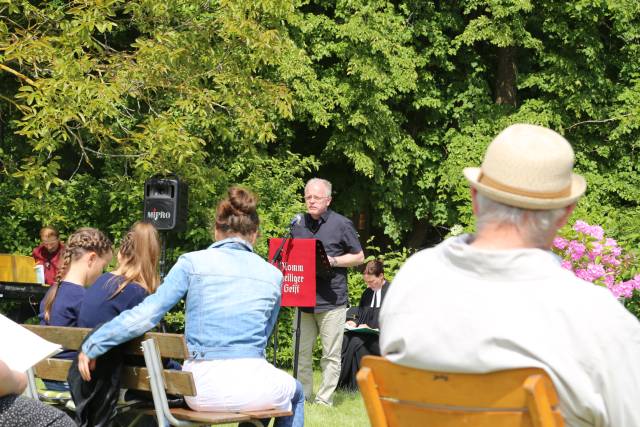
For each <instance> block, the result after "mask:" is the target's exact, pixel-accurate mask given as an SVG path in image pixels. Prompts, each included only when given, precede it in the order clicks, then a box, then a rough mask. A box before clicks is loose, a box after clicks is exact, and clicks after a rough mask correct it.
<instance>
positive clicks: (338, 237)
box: [291, 209, 362, 313]
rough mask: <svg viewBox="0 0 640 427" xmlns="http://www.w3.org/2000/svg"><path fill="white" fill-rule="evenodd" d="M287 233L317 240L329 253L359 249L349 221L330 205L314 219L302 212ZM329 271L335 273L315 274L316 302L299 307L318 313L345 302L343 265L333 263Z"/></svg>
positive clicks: (354, 251)
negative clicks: (334, 265)
mask: <svg viewBox="0 0 640 427" xmlns="http://www.w3.org/2000/svg"><path fill="white" fill-rule="evenodd" d="M291 234H292V236H293V237H294V238H299V239H318V240H320V241H321V242H322V244H323V246H324V250H325V252H326V253H327V256H330V257H336V256H340V255H344V254H357V253H358V252H360V251H362V246H361V245H360V241H359V240H358V233H357V232H356V229H355V227H354V226H353V223H352V222H351V221H350V220H349V219H348V218H345V217H344V216H342V215H340V214H337V213H335V212H333V211H332V210H330V209H328V210H327V211H326V212H325V213H323V214H322V215H321V216H320V218H318V219H317V220H315V219H313V218H312V217H311V215H309V214H305V215H304V217H303V219H302V221H300V224H298V225H295V226H294V227H293V228H292V230H291ZM333 271H334V273H335V275H334V276H333V278H331V279H322V278H320V277H316V306H315V308H311V307H308V308H302V311H305V312H316V313H321V312H324V311H329V310H332V309H334V308H336V307H340V306H343V305H346V304H347V269H346V268H345V267H334V268H333Z"/></svg>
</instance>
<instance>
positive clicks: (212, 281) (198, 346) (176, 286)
mask: <svg viewBox="0 0 640 427" xmlns="http://www.w3.org/2000/svg"><path fill="white" fill-rule="evenodd" d="M259 221H260V220H259V218H258V213H257V211H256V198H255V196H254V195H253V194H252V193H251V192H249V191H247V190H244V189H242V188H238V187H232V188H230V189H229V190H228V197H227V198H226V199H225V200H223V201H222V202H220V203H219V204H218V208H217V211H216V218H215V230H214V235H215V240H216V242H215V243H213V244H212V245H211V246H209V248H207V249H205V250H202V251H197V252H190V253H187V254H184V255H182V256H181V257H180V258H179V259H178V262H177V263H176V264H175V265H174V267H173V268H172V269H171V271H170V272H169V274H168V275H167V277H166V279H165V281H164V283H163V284H162V285H161V286H160V287H159V288H158V290H157V291H156V293H154V294H153V295H150V296H148V297H147V298H146V299H145V300H144V301H143V302H142V303H140V304H139V305H138V306H137V307H135V308H133V309H131V310H128V311H125V312H123V313H122V314H120V315H119V316H118V317H116V318H115V319H113V320H112V321H110V322H109V323H107V324H105V325H103V326H102V327H101V328H100V329H98V330H97V331H95V332H94V333H93V335H91V336H90V337H89V338H88V339H87V340H86V341H85V343H84V344H83V346H82V353H80V354H79V355H78V368H79V371H80V373H81V375H82V377H83V378H84V379H85V380H87V381H88V380H90V378H91V373H90V369H92V368H93V367H94V366H95V361H94V360H95V359H96V358H97V357H98V356H100V355H102V354H104V353H105V352H106V351H108V350H109V349H110V348H112V347H114V346H116V345H118V344H120V343H123V342H125V341H128V340H130V339H132V338H135V337H137V336H140V335H142V334H143V333H144V332H146V331H148V330H149V329H151V328H152V327H153V326H154V325H155V324H156V323H157V322H158V321H160V319H162V316H163V315H164V314H165V313H166V312H167V311H169V310H170V309H171V308H172V307H173V306H174V305H175V304H177V303H178V302H179V301H180V300H181V299H182V298H183V297H185V298H186V309H185V310H186V313H185V314H186V329H185V338H186V341H187V346H188V349H189V353H190V355H191V358H190V359H188V360H186V361H185V364H184V368H183V369H184V370H185V371H190V372H192V373H193V377H194V381H195V385H196V391H197V395H196V396H194V397H186V401H187V404H188V405H189V406H190V407H191V408H192V409H194V410H196V411H252V410H263V409H271V408H275V409H282V410H292V411H293V415H292V416H289V417H282V418H279V419H277V420H276V425H277V426H302V425H303V424H304V394H303V392H302V386H301V384H300V383H299V382H298V381H296V380H295V379H294V378H292V377H291V376H289V375H288V374H286V373H285V372H283V371H280V370H279V369H277V368H275V367H274V366H272V365H271V364H269V363H268V362H267V361H266V360H265V358H264V352H265V347H266V345H267V340H268V338H269V335H270V334H271V332H272V330H273V327H274V325H275V322H276V319H277V316H278V311H279V309H280V284H281V282H282V273H281V272H280V271H279V270H278V269H277V268H275V267H274V266H272V265H271V264H269V263H267V262H266V261H265V260H263V259H262V258H261V257H260V256H258V255H257V254H255V253H254V252H253V244H254V243H255V241H256V238H257V236H258V224H259Z"/></svg>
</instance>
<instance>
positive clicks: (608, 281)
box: [603, 274, 616, 288]
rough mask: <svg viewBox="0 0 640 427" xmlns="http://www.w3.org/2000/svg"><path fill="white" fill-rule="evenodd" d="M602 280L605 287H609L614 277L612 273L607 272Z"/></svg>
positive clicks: (614, 279)
mask: <svg viewBox="0 0 640 427" xmlns="http://www.w3.org/2000/svg"><path fill="white" fill-rule="evenodd" d="M603 281H604V284H605V285H606V286H607V288H611V286H612V285H613V284H614V283H615V281H616V278H615V276H614V275H613V274H607V275H606V276H604V278H603Z"/></svg>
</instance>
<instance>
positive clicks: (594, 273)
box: [587, 263, 604, 280]
mask: <svg viewBox="0 0 640 427" xmlns="http://www.w3.org/2000/svg"><path fill="white" fill-rule="evenodd" d="M587 272H588V273H589V276H590V277H592V278H593V280H595V279H599V278H601V277H602V276H604V267H602V266H601V265H600V264H594V263H589V265H587Z"/></svg>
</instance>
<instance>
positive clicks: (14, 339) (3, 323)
mask: <svg viewBox="0 0 640 427" xmlns="http://www.w3.org/2000/svg"><path fill="white" fill-rule="evenodd" d="M0 340H1V341H2V344H0V360H2V361H3V362H4V363H6V364H7V366H9V368H11V369H13V370H15V371H20V372H25V371H26V370H27V369H29V368H30V367H32V366H33V365H35V364H36V363H38V362H39V361H41V360H42V359H44V358H46V357H49V356H51V355H54V354H56V353H59V352H60V351H62V347H61V346H60V345H59V344H55V343H52V342H49V341H47V340H44V339H42V338H40V337H39V336H38V335H36V334H34V333H33V332H31V331H30V330H28V329H26V328H23V327H22V326H20V325H19V324H17V323H15V322H14V321H12V320H11V319H8V318H7V317H5V316H3V315H2V314H0Z"/></svg>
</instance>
